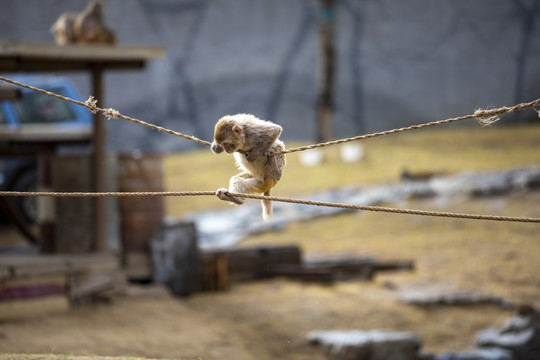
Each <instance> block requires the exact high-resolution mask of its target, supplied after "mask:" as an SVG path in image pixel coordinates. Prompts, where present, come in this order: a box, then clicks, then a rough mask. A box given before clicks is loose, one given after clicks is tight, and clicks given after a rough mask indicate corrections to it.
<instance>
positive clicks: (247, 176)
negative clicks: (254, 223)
mask: <svg viewBox="0 0 540 360" xmlns="http://www.w3.org/2000/svg"><path fill="white" fill-rule="evenodd" d="M281 131H282V128H281V126H279V125H276V124H274V123H272V122H270V121H264V120H260V119H258V118H256V117H255V116H253V115H249V114H237V115H227V116H224V117H222V118H221V119H219V121H218V122H217V124H216V126H215V130H214V142H213V143H212V146H211V149H212V151H213V152H215V153H221V152H222V151H223V150H225V152H227V153H234V157H235V159H236V164H237V165H238V167H239V168H240V170H242V172H241V173H239V174H238V175H235V176H233V177H232V178H231V179H230V182H229V189H228V190H227V189H219V190H218V191H217V193H216V195H217V196H218V197H219V198H220V199H222V200H226V201H231V202H234V203H236V204H242V203H243V202H244V199H243V198H240V197H235V196H231V195H229V194H228V192H232V193H256V194H264V195H265V196H269V195H270V190H271V189H272V188H273V187H274V186H275V185H276V184H277V183H278V181H279V180H280V179H281V175H282V173H283V168H284V167H285V155H275V156H269V155H268V154H269V153H275V152H280V151H282V150H285V145H284V144H283V142H282V141H281V140H278V137H279V135H280V134H281ZM262 207H263V218H265V219H267V218H269V217H271V216H272V202H271V201H269V200H263V201H262Z"/></svg>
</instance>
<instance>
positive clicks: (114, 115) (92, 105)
mask: <svg viewBox="0 0 540 360" xmlns="http://www.w3.org/2000/svg"><path fill="white" fill-rule="evenodd" d="M0 80H2V81H5V82H7V83H10V84H13V85H17V86H20V87H23V88H26V89H30V90H33V91H37V92H40V93H42V94H46V95H49V96H52V97H55V98H57V99H60V100H64V101H68V102H70V103H73V104H77V105H80V106H84V107H85V108H87V109H88V110H90V111H91V112H92V113H94V114H96V113H98V112H100V113H102V114H103V115H105V116H106V117H107V118H109V119H124V120H127V121H131V122H134V123H136V124H140V125H144V126H147V127H149V128H151V129H154V130H158V131H163V132H165V133H167V134H171V135H174V136H178V137H181V138H184V139H188V140H192V141H195V142H196V143H199V144H203V145H206V146H210V145H211V144H210V143H209V142H208V141H205V140H201V139H199V138H196V137H195V136H191V135H186V134H182V133H181V132H178V131H174V130H170V129H167V128H164V127H161V126H158V125H154V124H150V123H147V122H146V121H142V120H138V119H135V118H132V117H130V116H126V115H122V114H120V112H118V111H117V110H114V109H110V108H109V109H102V108H99V107H98V106H97V100H96V99H95V98H94V97H93V96H90V97H89V98H88V100H86V102H82V101H79V100H74V99H72V98H69V97H67V96H62V95H59V94H55V93H53V92H50V91H46V90H43V89H40V88H37V87H34V86H30V85H26V84H23V83H20V82H18V81H15V80H11V79H8V78H5V77H3V76H0Z"/></svg>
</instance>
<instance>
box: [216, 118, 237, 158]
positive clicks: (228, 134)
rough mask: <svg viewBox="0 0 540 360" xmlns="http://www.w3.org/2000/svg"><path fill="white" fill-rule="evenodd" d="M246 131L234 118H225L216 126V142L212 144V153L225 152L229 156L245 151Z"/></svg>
mask: <svg viewBox="0 0 540 360" xmlns="http://www.w3.org/2000/svg"><path fill="white" fill-rule="evenodd" d="M244 140H245V136H244V130H243V129H242V126H241V125H240V124H239V123H238V122H237V121H236V119H234V117H232V116H224V117H222V118H221V119H219V121H218V122H217V124H216V127H215V129H214V142H212V147H211V149H212V151H213V152H214V153H216V154H219V153H220V152H222V151H223V150H225V152H226V153H227V154H232V153H233V152H235V151H238V150H243V146H244Z"/></svg>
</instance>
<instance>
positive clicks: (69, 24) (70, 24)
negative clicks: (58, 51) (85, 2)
mask: <svg viewBox="0 0 540 360" xmlns="http://www.w3.org/2000/svg"><path fill="white" fill-rule="evenodd" d="M76 17H77V13H72V12H65V13H63V14H62V15H60V17H59V18H58V20H56V22H55V23H54V24H53V26H52V27H51V33H52V34H53V35H54V38H55V40H56V43H57V44H58V45H66V44H70V43H74V42H76V38H75V31H74V24H75V18H76Z"/></svg>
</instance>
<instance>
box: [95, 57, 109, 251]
mask: <svg viewBox="0 0 540 360" xmlns="http://www.w3.org/2000/svg"><path fill="white" fill-rule="evenodd" d="M92 93H93V96H94V97H95V99H96V100H97V104H98V106H99V107H101V108H103V106H104V99H105V96H104V89H103V68H101V67H99V66H95V67H93V68H92ZM92 140H93V146H94V147H93V148H94V158H93V162H92V165H93V171H92V173H93V176H94V179H93V180H94V191H96V192H102V191H105V190H106V182H105V171H106V162H105V160H106V159H105V124H104V123H103V114H101V113H99V112H98V113H96V114H94V132H93V139H92ZM105 200H106V199H105V198H100V197H97V198H95V199H94V223H95V238H94V241H95V242H94V250H95V251H96V252H103V251H106V250H107V238H106V235H107V223H106V220H107V207H106V202H105Z"/></svg>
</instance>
